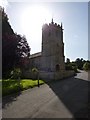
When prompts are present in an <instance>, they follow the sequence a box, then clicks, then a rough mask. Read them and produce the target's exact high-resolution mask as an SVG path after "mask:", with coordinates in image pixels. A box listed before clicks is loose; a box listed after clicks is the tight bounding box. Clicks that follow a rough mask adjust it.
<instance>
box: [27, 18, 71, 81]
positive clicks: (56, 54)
mask: <svg viewBox="0 0 90 120" xmlns="http://www.w3.org/2000/svg"><path fill="white" fill-rule="evenodd" d="M30 68H31V70H32V68H37V69H38V70H39V78H40V79H45V80H51V79H54V80H56V79H62V78H65V77H68V76H71V75H73V72H72V71H68V72H67V71H66V70H65V57H64V43H63V27H62V23H61V25H57V24H56V23H54V22H53V19H52V22H51V23H49V24H44V25H43V26H42V51H41V52H39V53H35V54H32V55H31V56H30ZM28 75H30V77H31V78H33V77H34V76H35V75H33V73H32V72H31V73H30V72H29V73H28ZM28 75H26V76H28ZM30 77H29V78H30Z"/></svg>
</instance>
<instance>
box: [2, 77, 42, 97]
mask: <svg viewBox="0 0 90 120" xmlns="http://www.w3.org/2000/svg"><path fill="white" fill-rule="evenodd" d="M0 82H1V81H0ZM41 84H44V81H43V80H39V85H41ZM35 86H38V80H31V79H22V80H20V82H19V81H18V80H12V79H7V80H2V96H6V95H10V94H12V93H16V92H19V91H23V90H26V89H28V88H33V87H35Z"/></svg>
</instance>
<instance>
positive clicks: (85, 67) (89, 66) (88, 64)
mask: <svg viewBox="0 0 90 120" xmlns="http://www.w3.org/2000/svg"><path fill="white" fill-rule="evenodd" d="M83 69H84V70H90V62H85V63H84V65H83Z"/></svg>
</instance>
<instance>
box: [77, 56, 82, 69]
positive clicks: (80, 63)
mask: <svg viewBox="0 0 90 120" xmlns="http://www.w3.org/2000/svg"><path fill="white" fill-rule="evenodd" d="M75 63H76V65H77V67H78V69H83V58H81V59H80V58H77V59H76V60H75Z"/></svg>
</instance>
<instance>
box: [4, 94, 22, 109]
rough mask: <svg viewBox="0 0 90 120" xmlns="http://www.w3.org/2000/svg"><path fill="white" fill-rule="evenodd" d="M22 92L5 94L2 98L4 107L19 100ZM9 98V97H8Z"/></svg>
mask: <svg viewBox="0 0 90 120" xmlns="http://www.w3.org/2000/svg"><path fill="white" fill-rule="evenodd" d="M20 94H21V92H18V93H16V94H13V95H12V94H11V95H9V96H5V97H3V98H2V108H6V107H8V106H9V105H11V104H12V103H13V102H14V101H16V100H17V98H18V96H19V95H20ZM7 98H8V99H7ZM3 99H4V100H3Z"/></svg>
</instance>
